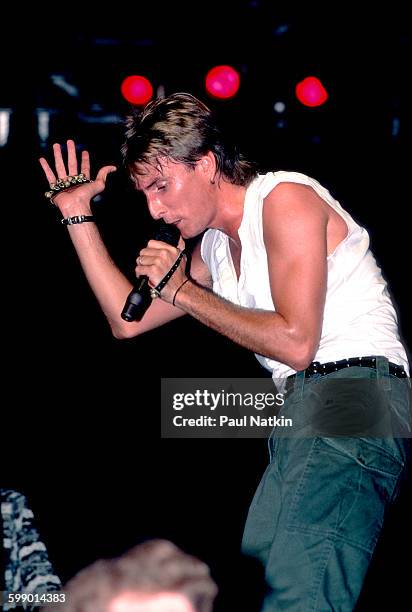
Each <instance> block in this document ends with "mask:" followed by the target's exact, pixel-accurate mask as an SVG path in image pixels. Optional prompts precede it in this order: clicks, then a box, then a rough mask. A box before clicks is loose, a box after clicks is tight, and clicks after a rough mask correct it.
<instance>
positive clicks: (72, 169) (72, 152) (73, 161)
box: [67, 140, 78, 176]
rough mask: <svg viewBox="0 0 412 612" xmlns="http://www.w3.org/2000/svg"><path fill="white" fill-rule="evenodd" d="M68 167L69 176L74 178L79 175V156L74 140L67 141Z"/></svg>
mask: <svg viewBox="0 0 412 612" xmlns="http://www.w3.org/2000/svg"><path fill="white" fill-rule="evenodd" d="M67 165H68V167H69V174H70V175H71V176H74V175H75V174H77V167H78V166H77V155H76V145H75V144H74V141H73V140H68V141H67Z"/></svg>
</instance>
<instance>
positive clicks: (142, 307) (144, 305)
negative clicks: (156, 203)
mask: <svg viewBox="0 0 412 612" xmlns="http://www.w3.org/2000/svg"><path fill="white" fill-rule="evenodd" d="M179 238H180V232H179V230H178V228H177V227H176V225H167V224H166V223H162V225H161V226H160V227H159V229H158V231H157V233H156V235H155V238H154V239H155V240H161V241H162V242H167V244H171V245H172V246H177V245H178V243H179ZM151 302H152V299H151V297H150V287H149V279H148V277H147V276H138V278H137V280H136V284H135V286H134V287H133V289H132V290H131V292H130V293H129V295H128V296H127V300H126V302H125V305H124V307H123V310H122V319H124V320H125V321H129V323H130V322H131V321H140V319H141V318H142V317H143V315H144V313H145V312H146V310H147V309H148V308H149V306H150V304H151Z"/></svg>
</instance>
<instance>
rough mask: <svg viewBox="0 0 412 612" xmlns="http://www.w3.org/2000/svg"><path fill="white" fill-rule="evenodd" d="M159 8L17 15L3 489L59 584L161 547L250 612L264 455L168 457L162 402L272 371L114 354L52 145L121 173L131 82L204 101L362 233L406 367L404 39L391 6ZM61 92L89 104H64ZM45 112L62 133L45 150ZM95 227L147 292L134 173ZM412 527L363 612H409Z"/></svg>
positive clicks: (178, 444) (168, 355)
mask: <svg viewBox="0 0 412 612" xmlns="http://www.w3.org/2000/svg"><path fill="white" fill-rule="evenodd" d="M145 4H146V3H145ZM145 4H143V3H139V2H137V3H134V4H132V3H129V4H126V3H122V2H117V3H115V5H113V6H110V7H108V8H103V6H98V7H91V6H90V4H88V5H87V6H84V7H81V8H80V7H79V8H78V9H74V8H70V7H65V9H61V10H56V8H54V9H53V11H52V12H50V13H47V12H42V11H41V10H40V9H39V8H37V10H36V11H35V10H34V9H32V10H31V11H30V8H28V9H27V10H25V12H24V16H23V15H22V14H16V13H14V14H12V13H13V11H10V17H8V15H7V14H6V15H5V19H4V24H6V26H7V27H5V29H4V32H3V34H2V41H1V44H2V49H1V57H2V58H3V67H2V81H1V91H0V108H11V109H12V110H13V114H12V118H11V125H10V134H9V139H8V142H7V144H6V145H5V146H3V147H0V157H1V172H2V178H1V187H2V189H3V190H4V193H3V198H2V207H3V210H2V224H1V227H2V230H3V231H2V235H3V244H4V245H5V252H4V255H3V274H2V280H3V283H2V284H3V290H4V293H3V295H4V298H3V304H4V305H5V306H6V308H5V312H4V315H3V322H4V333H3V343H2V346H3V372H4V378H3V397H4V398H5V401H4V405H3V417H2V420H1V452H2V462H1V466H2V467H1V471H0V478H1V481H0V482H1V484H2V486H6V487H7V486H10V487H12V488H16V489H20V490H21V491H22V492H24V493H25V494H26V495H27V496H28V498H29V500H30V504H31V506H32V508H33V510H34V512H35V515H36V518H37V523H38V527H39V529H40V532H41V534H42V537H43V539H44V540H45V542H46V544H47V547H48V549H49V553H50V556H51V559H52V561H53V563H54V565H55V567H56V570H57V573H58V574H59V575H60V576H61V577H62V579H63V580H66V579H68V578H69V577H70V576H72V575H73V574H74V573H75V572H76V571H77V570H78V569H80V568H81V567H83V566H85V565H87V564H89V563H90V562H92V561H94V560H95V559H96V558H99V557H101V556H113V555H117V554H120V553H122V552H123V551H125V550H127V549H128V548H130V547H131V546H132V545H134V544H135V543H137V542H139V541H141V540H143V539H145V538H150V537H166V538H169V539H171V540H173V541H174V542H175V543H176V544H178V545H179V546H181V547H182V548H184V549H185V550H187V551H189V552H191V553H193V554H196V555H198V556H199V557H201V558H203V559H205V560H206V561H207V562H208V563H209V565H210V566H211V569H212V573H213V575H214V577H215V579H216V581H217V582H218V584H219V587H220V591H221V595H220V604H219V605H220V607H219V609H225V610H229V609H244V610H253V609H256V598H255V597H254V595H253V584H254V583H253V581H252V580H250V576H255V574H256V575H257V574H258V573H259V572H258V571H257V570H256V572H255V569H256V568H252V567H251V566H250V564H248V562H247V561H246V560H242V559H241V558H240V556H239V552H238V551H239V543H240V539H241V534H242V529H243V524H244V520H245V517H246V513H247V508H248V504H249V502H250V500H251V497H252V495H253V492H254V490H255V488H256V486H257V484H258V482H259V479H260V475H261V473H262V471H263V469H264V467H265V464H266V462H267V445H266V441H265V440H202V439H199V440H161V439H160V433H159V429H160V412H159V400H160V379H161V378H162V377H170V376H177V377H206V376H217V377H230V376H260V375H262V374H263V371H262V369H261V368H260V366H259V364H258V363H257V362H256V361H255V359H254V357H253V355H250V354H249V353H248V352H247V351H245V350H243V349H242V348H240V347H238V346H235V345H234V344H232V343H231V342H229V341H228V340H226V339H225V338H223V337H220V336H218V335H217V334H215V333H214V332H212V331H211V330H209V329H206V328H203V327H202V326H201V325H200V324H198V323H197V322H196V321H192V320H189V319H188V320H186V319H183V320H179V321H177V322H175V323H171V324H169V325H168V326H165V327H164V328H162V329H159V330H156V331H154V332H151V333H149V334H148V335H146V336H143V337H141V338H137V339H135V340H131V341H123V342H120V341H117V340H115V339H114V338H112V336H111V334H110V330H109V328H108V325H107V323H106V322H105V319H104V317H103V315H102V314H101V312H100V310H99V307H98V305H97V303H96V301H95V299H94V297H93V295H92V294H91V292H90V289H89V288H88V285H87V283H86V281H85V280H84V278H83V275H82V273H81V270H80V268H79V265H78V262H77V258H76V255H75V253H74V251H73V249H72V247H71V244H70V241H69V239H68V236H67V234H66V231H65V229H64V228H63V227H62V226H60V225H59V223H58V216H57V215H56V213H55V211H54V210H53V209H52V208H51V207H49V206H48V204H47V202H46V201H45V199H44V197H43V195H42V194H43V192H44V191H45V189H46V187H47V185H46V183H45V181H44V179H43V176H42V172H41V169H40V166H39V165H38V162H37V159H38V157H39V156H40V155H46V156H48V157H49V158H50V146H51V144H52V143H53V142H55V141H60V142H64V140H65V139H67V138H74V139H75V140H76V142H77V143H78V145H79V148H88V149H89V150H90V152H91V155H92V161H93V167H94V170H97V169H98V168H99V167H100V165H102V164H106V163H115V164H117V165H118V166H119V165H120V155H119V149H120V145H121V143H122V140H123V134H122V124H121V117H123V116H124V114H125V113H127V112H128V110H129V106H128V105H127V104H126V103H125V102H124V101H123V100H122V99H121V96H120V92H119V87H120V83H121V81H122V79H123V78H124V77H125V76H127V75H129V74H136V73H137V74H144V75H145V76H147V77H148V78H149V79H151V81H152V83H153V84H154V87H155V90H156V89H157V88H158V87H160V86H161V87H164V90H165V93H166V95H167V94H170V93H172V92H175V91H189V92H190V93H193V94H194V95H196V96H198V97H200V98H202V99H203V100H204V101H205V102H206V103H208V104H209V105H210V106H212V107H213V108H214V109H216V111H217V113H218V114H219V115H220V118H221V119H222V121H223V122H224V123H225V124H226V125H227V127H228V128H229V129H232V130H233V131H234V133H235V134H236V136H237V138H238V140H239V141H240V142H241V144H242V145H243V147H244V149H245V150H246V151H247V152H248V153H249V154H250V155H251V156H252V157H253V158H254V159H256V160H257V161H258V163H259V164H260V167H261V169H262V171H263V170H266V169H285V170H287V169H290V170H297V171H301V172H305V173H307V174H309V175H311V176H314V177H315V178H317V179H318V180H319V181H320V182H322V183H323V184H324V185H325V186H326V187H328V188H329V189H330V190H331V192H332V194H333V195H334V196H335V197H336V198H337V199H338V200H340V201H341V203H342V204H343V206H344V207H345V208H346V209H347V210H349V212H351V214H352V215H353V216H354V217H355V219H356V220H357V221H359V222H360V223H361V224H363V225H364V226H366V227H367V229H368V230H369V232H370V234H371V242H372V249H373V251H374V253H375V256H376V257H377V259H378V262H379V264H380V265H381V266H382V268H383V271H384V275H385V277H386V278H387V280H388V281H389V285H390V289H391V291H392V293H393V295H394V297H395V300H396V305H397V309H398V313H399V317H400V323H401V330H402V334H403V337H404V340H405V342H406V344H409V346H411V344H412V323H411V319H410V317H409V316H408V315H409V312H410V308H411V298H410V291H409V280H410V265H409V261H410V218H411V215H410V194H409V191H410V190H409V177H410V172H409V160H410V153H409V144H410V131H409V122H410V119H409V113H410V97H409V91H408V84H409V83H408V82H409V81H410V73H411V70H410V57H411V54H410V52H411V49H410V43H411V32H410V29H409V22H408V20H407V19H406V16H405V14H404V11H403V10H402V9H401V8H400V7H399V6H398V5H397V3H391V4H390V6H387V7H385V12H384V11H383V9H382V12H380V13H379V12H376V8H375V9H374V12H373V14H369V15H368V16H367V17H364V16H361V15H359V11H351V10H350V9H349V8H348V7H347V6H346V4H345V5H343V4H342V5H340V6H337V7H336V6H335V7H334V8H333V12H332V9H330V11H329V12H322V11H321V10H320V9H316V8H314V7H313V6H311V7H310V10H309V8H305V9H303V8H302V7H299V9H297V8H295V9H293V8H291V6H290V5H289V8H285V7H282V6H278V3H274V2H264V1H258V0H256V1H254V2H249V1H245V0H240V1H238V2H220V3H218V2H208V3H207V4H205V5H200V4H190V3H183V2H180V3H179V2H177V3H175V4H174V5H173V6H168V7H164V6H163V5H156V6H154V5H153V6H151V7H150V6H145ZM185 19H187V21H186V22H185ZM23 26H25V27H23ZM226 63H228V64H231V65H233V66H234V67H235V68H237V69H238V70H239V72H240V74H241V78H242V82H241V88H240V90H239V93H238V95H237V97H236V98H235V99H233V100H230V101H225V102H222V101H215V100H212V99H210V98H208V96H207V94H206V93H205V91H204V86H203V79H204V75H205V73H206V72H207V70H208V69H209V68H211V67H212V66H214V65H216V64H226ZM56 74H57V75H62V76H63V77H64V78H65V79H66V81H67V82H69V83H71V84H73V85H74V86H75V87H77V88H78V92H79V95H78V96H77V97H71V96H70V95H68V94H67V93H66V92H65V91H63V90H62V89H61V88H59V87H57V86H56V85H55V84H53V78H52V75H56ZM308 75H314V76H317V77H318V78H320V79H321V80H322V82H323V83H324V85H325V86H326V88H327V90H328V92H329V100H328V102H327V103H326V104H325V105H324V106H323V107H320V108H317V109H310V108H305V107H303V106H302V105H300V104H299V103H298V102H297V100H296V99H295V97H294V86H295V84H296V83H297V82H298V81H300V80H301V79H302V78H304V77H305V76H308ZM277 101H283V102H284V103H285V104H286V111H285V113H284V114H283V115H282V116H280V115H277V114H276V113H275V112H274V110H273V105H274V103H275V102H277ZM38 109H46V110H49V111H51V115H50V116H51V120H50V136H49V138H48V139H47V141H45V142H43V143H42V142H41V141H40V138H39V135H38V132H37V119H36V118H37V114H36V113H37V111H38ZM107 117H109V120H108V122H106V123H105V122H103V121H104V118H107ZM110 117H112V119H110ZM279 122H281V123H279ZM95 212H96V215H97V216H98V222H99V225H100V227H101V231H102V233H103V236H104V238H105V240H106V243H107V245H108V247H109V249H110V252H111V254H112V256H113V258H114V259H115V261H116V262H117V263H118V265H119V266H120V267H121V268H122V269H123V270H124V271H125V273H126V274H128V275H129V276H130V278H132V276H133V268H134V260H135V258H136V255H137V253H138V251H139V250H140V248H141V247H142V246H143V245H144V244H145V241H146V240H147V237H148V236H149V235H150V232H151V228H152V225H151V221H150V218H149V215H148V213H147V210H146V208H145V202H144V200H143V199H142V197H141V196H139V195H136V194H135V193H133V191H132V189H131V186H130V184H129V183H128V181H127V177H126V176H125V173H124V172H123V171H122V170H121V169H119V171H118V172H117V173H116V175H115V176H114V175H112V176H111V177H110V178H109V181H108V187H107V190H106V192H105V194H104V195H103V197H102V199H101V201H99V202H97V203H96V204H95ZM410 510H411V503H410V495H409V496H408V495H407V496H406V497H405V499H404V500H403V501H402V504H400V506H399V508H398V509H397V511H396V514H395V518H394V520H393V526H392V527H390V528H391V529H392V531H391V532H390V534H389V536H388V537H387V538H386V540H384V541H383V543H381V545H380V547H379V554H378V557H377V560H376V562H375V566H376V569H374V570H373V572H372V574H371V578H370V579H369V580H368V582H367V584H366V587H365V593H364V594H363V596H362V597H363V599H362V600H361V604H360V609H364V610H369V609H376V602H378V601H379V602H380V604H382V605H383V602H387V605H391V606H392V607H393V608H394V609H395V608H396V606H397V609H401V607H402V602H403V601H404V600H405V599H404V598H405V597H406V587H403V586H402V584H404V583H405V582H406V573H405V570H404V569H403V566H402V565H401V564H400V563H399V562H397V560H396V558H397V556H398V557H399V555H400V551H401V543H398V542H395V538H396V537H399V533H401V538H402V549H403V548H405V547H406V551H407V554H408V555H409V554H410V553H409V551H410V549H409V543H410V535H411V531H410V528H409V527H408V529H406V516H407V514H408V512H410ZM402 521H403V522H402ZM400 525H402V527H399V526H400ZM396 529H398V531H396ZM405 529H406V531H405ZM406 567H407V564H406Z"/></svg>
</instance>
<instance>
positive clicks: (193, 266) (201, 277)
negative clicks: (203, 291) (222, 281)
mask: <svg viewBox="0 0 412 612" xmlns="http://www.w3.org/2000/svg"><path fill="white" fill-rule="evenodd" d="M201 245H202V240H201V239H200V240H199V242H198V243H197V244H196V246H195V248H194V249H193V252H192V259H191V263H190V276H191V277H192V278H193V279H194V280H195V281H196V282H198V283H199V284H200V285H203V286H204V287H209V288H211V287H212V285H213V283H212V277H211V274H210V271H209V268H208V267H207V265H206V264H205V262H204V261H203V259H202V255H201V252H200V249H201Z"/></svg>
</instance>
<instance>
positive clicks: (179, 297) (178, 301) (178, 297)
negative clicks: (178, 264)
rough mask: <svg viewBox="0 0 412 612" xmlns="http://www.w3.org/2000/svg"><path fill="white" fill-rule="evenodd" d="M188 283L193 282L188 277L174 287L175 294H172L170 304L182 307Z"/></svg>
mask: <svg viewBox="0 0 412 612" xmlns="http://www.w3.org/2000/svg"><path fill="white" fill-rule="evenodd" d="M190 285H193V282H192V280H191V279H190V278H186V279H185V280H184V281H183V283H182V284H181V285H180V286H179V287H178V288H177V289H176V291H175V294H174V296H173V300H172V304H173V306H177V307H178V308H179V307H182V306H183V304H184V302H185V297H186V295H187V293H188V291H190Z"/></svg>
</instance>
